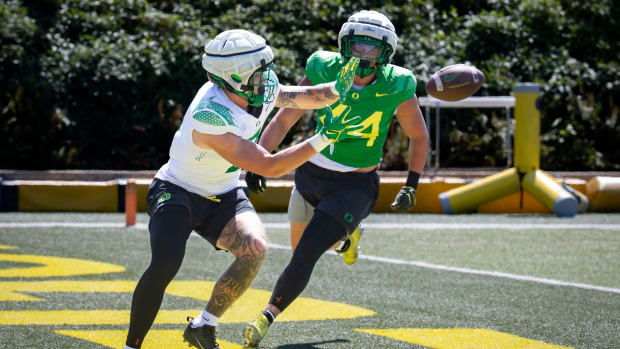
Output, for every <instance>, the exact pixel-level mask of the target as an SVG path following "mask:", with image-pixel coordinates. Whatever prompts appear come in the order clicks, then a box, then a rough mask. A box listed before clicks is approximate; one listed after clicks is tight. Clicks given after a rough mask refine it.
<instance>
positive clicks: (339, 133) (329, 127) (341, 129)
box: [319, 105, 363, 142]
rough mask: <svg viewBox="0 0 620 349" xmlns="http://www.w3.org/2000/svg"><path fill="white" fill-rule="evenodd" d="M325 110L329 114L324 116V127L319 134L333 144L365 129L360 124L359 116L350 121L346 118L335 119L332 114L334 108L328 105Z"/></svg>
mask: <svg viewBox="0 0 620 349" xmlns="http://www.w3.org/2000/svg"><path fill="white" fill-rule="evenodd" d="M325 110H326V111H327V114H325V116H324V119H323V127H322V128H321V130H320V131H319V132H321V133H322V134H324V135H325V137H327V138H328V139H330V140H331V141H333V142H338V141H339V140H342V139H344V138H348V135H347V133H348V132H350V131H355V130H357V129H360V128H362V127H363V126H362V125H361V124H359V121H360V117H359V116H356V117H354V118H350V119H345V117H344V116H343V117H335V116H334V114H333V113H332V108H330V107H329V106H328V105H327V106H325Z"/></svg>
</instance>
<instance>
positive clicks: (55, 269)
mask: <svg viewBox="0 0 620 349" xmlns="http://www.w3.org/2000/svg"><path fill="white" fill-rule="evenodd" d="M0 261H8V262H21V263H32V264H35V265H36V266H32V267H26V268H7V269H0V278H9V277H50V276H74V275H89V274H105V273H118V272H121V271H124V270H125V267H122V266H120V265H114V264H109V263H103V262H93V261H89V260H84V259H75V258H64V257H51V256H37V255H23V254H5V253H0Z"/></svg>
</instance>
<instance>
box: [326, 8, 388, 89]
mask: <svg viewBox="0 0 620 349" xmlns="http://www.w3.org/2000/svg"><path fill="white" fill-rule="evenodd" d="M397 45H398V37H397V35H396V33H395V29H394V25H393V24H392V22H390V20H389V19H388V18H387V17H386V16H385V15H384V14H382V13H379V12H376V11H366V10H363V11H360V12H357V13H355V14H353V15H351V16H350V17H349V19H348V20H347V22H346V23H344V24H343V25H342V28H341V29H340V32H339V33H338V49H339V50H340V55H341V56H342V57H343V58H344V59H345V60H349V59H350V58H351V57H358V58H359V59H360V63H359V65H358V68H357V70H356V72H355V74H356V75H357V76H360V77H362V78H363V77H366V76H369V75H371V74H374V73H376V72H377V70H378V69H379V68H380V67H381V66H383V65H386V64H388V63H390V60H391V59H392V57H393V56H394V50H396V47H397Z"/></svg>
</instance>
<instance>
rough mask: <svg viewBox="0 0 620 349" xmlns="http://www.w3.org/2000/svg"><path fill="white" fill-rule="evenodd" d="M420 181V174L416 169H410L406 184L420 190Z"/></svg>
mask: <svg viewBox="0 0 620 349" xmlns="http://www.w3.org/2000/svg"><path fill="white" fill-rule="evenodd" d="M419 181H420V174H419V173H417V172H414V171H409V174H408V175H407V182H405V186H407V187H412V188H413V189H415V190H418V182H419Z"/></svg>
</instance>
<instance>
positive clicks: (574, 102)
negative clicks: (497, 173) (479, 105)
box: [0, 0, 620, 170]
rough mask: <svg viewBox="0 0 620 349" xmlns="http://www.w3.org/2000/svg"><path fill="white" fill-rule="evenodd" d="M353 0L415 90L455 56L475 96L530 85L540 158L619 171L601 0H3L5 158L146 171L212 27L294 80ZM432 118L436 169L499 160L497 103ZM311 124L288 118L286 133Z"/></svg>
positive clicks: (191, 85) (607, 27) (611, 57)
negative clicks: (395, 38)
mask: <svg viewBox="0 0 620 349" xmlns="http://www.w3.org/2000/svg"><path fill="white" fill-rule="evenodd" d="M361 9H376V10H379V11H382V12H384V13H385V14H386V15H387V16H388V17H389V18H391V19H392V21H393V23H394V25H395V26H396V28H397V32H398V34H399V39H400V41H399V46H400V47H399V48H398V50H397V53H396V56H395V63H396V64H399V65H402V66H405V67H407V68H409V69H411V70H413V72H414V73H415V75H416V76H417V78H418V81H419V83H418V95H419V96H424V95H425V94H426V93H425V91H424V83H425V82H426V80H427V79H428V77H429V76H430V75H431V74H432V73H433V72H434V71H436V70H437V69H439V68H440V67H442V66H445V65H448V64H453V63H457V62H466V63H470V64H473V65H475V66H477V67H479V68H480V69H481V70H482V71H484V72H485V73H486V76H487V81H486V83H485V85H484V87H483V89H481V91H480V92H479V93H478V95H489V96H495V95H508V94H510V93H511V91H512V90H513V86H514V84H515V83H516V82H520V81H535V82H537V83H539V84H540V85H541V86H542V87H543V95H542V102H543V103H542V105H543V110H542V114H543V117H542V133H543V135H542V139H541V141H542V142H541V143H542V158H541V166H542V167H543V168H545V169H548V170H619V169H620V147H619V146H618V144H620V136H619V135H620V122H619V120H618V113H619V112H618V105H619V103H620V67H619V62H618V58H619V57H618V52H620V47H619V46H620V45H619V42H620V40H618V38H617V33H618V32H620V24H619V22H618V18H620V4H619V2H618V1H612V0H585V1H559V0H553V1H552V0H525V1H509V0H486V1H473V0H469V1H460V2H458V4H456V5H455V4H453V2H452V1H442V0H413V1H408V2H405V1H391V2H385V1H368V0H359V1H337V0H332V1H324V0H315V1H278V0H256V1H198V0H193V1H182V2H176V1H157V2H147V1H140V0H133V1H127V0H100V1H91V0H39V1H18V0H0V32H1V34H0V35H1V40H2V41H1V45H2V47H1V50H0V74H1V75H0V76H1V80H2V85H1V86H0V113H1V114H0V115H1V122H0V139H1V140H0V142H2V143H1V145H2V148H3V149H4V151H3V152H2V155H0V160H1V161H2V167H3V168H19V169H51V168H55V169H65V168H70V169H156V168H158V167H159V166H160V165H161V164H162V163H163V162H165V161H166V160H167V157H168V147H169V144H170V140H171V138H172V135H173V134H174V132H175V131H176V128H177V127H178V124H179V122H180V120H181V118H182V116H183V114H184V112H185V109H186V108H187V106H188V105H189V103H190V102H191V99H192V97H193V95H194V93H195V91H196V90H197V89H198V87H199V86H201V84H203V83H204V81H205V72H204V71H203V70H202V68H201V66H200V56H201V54H202V47H203V45H204V44H205V43H206V42H207V41H208V40H209V38H211V37H213V36H214V35H215V34H217V33H218V32H220V31H223V30H226V29H233V28H244V29H249V30H252V31H254V32H256V33H258V34H260V35H262V36H264V37H265V38H266V39H267V40H268V42H269V44H270V45H272V47H273V48H274V49H275V51H276V62H277V71H278V75H279V77H280V80H281V81H282V82H283V83H290V84H295V83H297V81H299V79H300V78H301V76H302V74H303V66H304V63H305V60H306V58H307V57H308V56H309V55H310V53H312V52H313V51H314V50H317V49H319V48H321V49H329V50H336V49H337V40H336V39H337V35H338V30H339V28H340V26H341V24H342V23H343V22H344V21H345V20H346V18H347V17H348V16H349V15H350V14H351V13H353V12H356V11H358V10H361ZM441 120H442V121H441V122H442V124H441V125H440V126H441V127H440V129H441V131H442V135H441V144H440V150H441V154H442V162H441V166H442V167H459V166H467V167H470V166H504V165H505V163H506V158H505V154H504V152H503V144H504V142H505V139H504V138H505V130H506V123H505V117H504V111H503V110H488V109H480V110H446V111H442V119H441ZM434 126H435V125H434V124H431V127H433V129H434ZM308 132H311V131H310V127H308V123H307V122H305V123H299V124H298V125H296V126H295V128H294V130H293V132H291V133H290V134H289V135H288V136H287V138H286V139H285V145H288V144H291V143H295V142H298V141H299V140H300V139H302V138H303V137H304V136H305V135H306V134H307V133H308ZM406 148H407V140H406V137H404V135H402V131H400V129H399V128H398V127H394V128H393V129H392V135H391V137H390V139H389V140H388V147H386V151H385V156H384V163H383V165H382V167H383V168H384V169H394V170H399V169H404V168H405V166H406V154H404V152H406ZM399 150H402V151H399Z"/></svg>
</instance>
